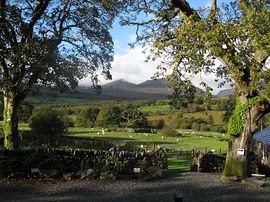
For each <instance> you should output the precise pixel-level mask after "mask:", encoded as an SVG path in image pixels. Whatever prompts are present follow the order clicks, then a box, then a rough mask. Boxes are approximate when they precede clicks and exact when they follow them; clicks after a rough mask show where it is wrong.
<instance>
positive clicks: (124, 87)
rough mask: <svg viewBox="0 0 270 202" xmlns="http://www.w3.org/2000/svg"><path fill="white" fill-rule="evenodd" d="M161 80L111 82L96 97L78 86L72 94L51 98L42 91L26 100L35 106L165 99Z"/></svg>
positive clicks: (164, 89) (167, 92) (164, 88)
mask: <svg viewBox="0 0 270 202" xmlns="http://www.w3.org/2000/svg"><path fill="white" fill-rule="evenodd" d="M166 86H167V85H166V82H165V81H164V80H162V79H158V80H148V81H145V82H143V83H140V84H134V83H131V82H128V81H126V80H124V79H120V80H116V81H112V82H110V83H108V84H105V85H103V86H102V91H101V94H99V95H96V94H95V93H94V92H93V91H92V90H91V89H90V88H89V87H87V86H79V87H78V88H77V89H76V90H75V91H73V92H72V93H63V94H58V95H56V96H52V95H51V94H50V93H49V92H47V91H44V92H46V93H43V94H42V95H39V96H28V98H27V100H28V101H30V102H32V103H35V104H46V103H54V104H57V103H59V104H60V103H69V104H71V103H73V104H75V103H80V102H91V101H93V102H95V101H100V100H101V101H110V100H121V99H127V100H134V99H167V98H168V95H169V94H170V91H169V90H168V88H167V87H166Z"/></svg>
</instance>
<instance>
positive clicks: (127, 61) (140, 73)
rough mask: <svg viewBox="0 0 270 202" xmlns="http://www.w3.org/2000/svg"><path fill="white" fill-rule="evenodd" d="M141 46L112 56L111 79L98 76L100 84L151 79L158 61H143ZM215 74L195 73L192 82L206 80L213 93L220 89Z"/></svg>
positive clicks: (83, 83)
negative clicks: (123, 80)
mask: <svg viewBox="0 0 270 202" xmlns="http://www.w3.org/2000/svg"><path fill="white" fill-rule="evenodd" d="M142 51H143V48H142V47H135V48H133V49H125V50H123V49H122V52H121V53H118V54H116V55H115V56H114V62H113V63H112V70H111V74H112V80H105V79H104V78H103V77H102V76H100V77H99V80H100V84H106V83H109V82H111V81H115V80H118V79H125V80H127V81H129V82H132V83H136V84H138V83H141V82H144V81H145V80H149V79H151V77H152V76H153V75H154V73H155V72H156V71H157V69H156V67H157V66H158V64H159V63H158V61H156V62H148V63H146V62H145V59H146V56H147V55H148V54H147V53H146V54H144V53H142ZM215 79H216V76H215V75H214V74H209V75H205V74H201V75H196V76H194V78H193V79H192V81H193V84H194V85H195V86H197V87H200V88H201V86H200V83H201V81H204V82H206V83H207V84H208V85H210V86H211V87H212V88H213V90H214V91H213V93H214V94H216V93H218V92H219V91H220V90H221V89H220V88H217V85H218V83H217V82H215ZM80 84H81V85H89V79H87V78H86V79H84V80H82V81H81V82H80ZM225 88H230V86H229V84H228V85H225V86H224V87H223V89H225Z"/></svg>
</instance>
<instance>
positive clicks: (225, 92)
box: [215, 88, 234, 97]
mask: <svg viewBox="0 0 270 202" xmlns="http://www.w3.org/2000/svg"><path fill="white" fill-rule="evenodd" d="M233 94H234V89H232V88H231V89H225V90H221V91H219V93H218V94H216V95H215V97H228V96H230V95H233Z"/></svg>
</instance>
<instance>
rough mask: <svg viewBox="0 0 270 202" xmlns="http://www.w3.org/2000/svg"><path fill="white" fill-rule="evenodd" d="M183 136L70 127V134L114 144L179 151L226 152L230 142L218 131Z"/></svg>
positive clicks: (189, 132)
mask: <svg viewBox="0 0 270 202" xmlns="http://www.w3.org/2000/svg"><path fill="white" fill-rule="evenodd" d="M181 133H182V134H183V135H184V136H182V137H164V136H162V134H161V133H159V132H158V133H157V134H154V133H147V134H145V133H131V132H105V133H104V134H103V133H102V129H100V128H93V129H89V128H78V127H75V128H70V129H69V133H68V134H67V135H69V136H75V137H92V138H95V139H99V140H104V141H109V142H112V143H113V144H116V145H119V144H131V145H132V146H136V147H143V148H146V149H153V148H158V147H165V148H168V149H174V150H177V151H191V150H192V149H196V150H200V151H203V152H204V151H205V150H206V149H207V150H210V149H211V150H215V152H216V153H219V152H220V150H221V151H222V152H223V153H225V152H226V151H227V149H228V143H227V142H226V141H221V140H223V139H224V138H225V137H226V135H225V134H224V135H223V134H217V133H202V132H201V133H198V134H197V133H196V132H194V133H193V132H191V131H181Z"/></svg>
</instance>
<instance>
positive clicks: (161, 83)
mask: <svg viewBox="0 0 270 202" xmlns="http://www.w3.org/2000/svg"><path fill="white" fill-rule="evenodd" d="M168 85H169V82H168V81H166V80H164V79H155V80H147V81H144V82H142V83H140V84H138V85H137V86H138V87H141V88H152V87H155V88H167V87H168Z"/></svg>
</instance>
